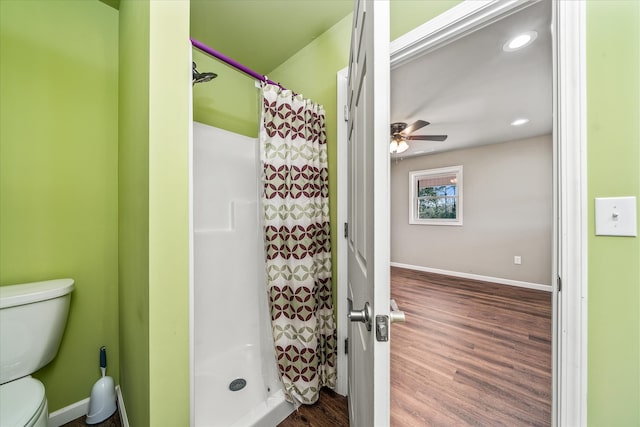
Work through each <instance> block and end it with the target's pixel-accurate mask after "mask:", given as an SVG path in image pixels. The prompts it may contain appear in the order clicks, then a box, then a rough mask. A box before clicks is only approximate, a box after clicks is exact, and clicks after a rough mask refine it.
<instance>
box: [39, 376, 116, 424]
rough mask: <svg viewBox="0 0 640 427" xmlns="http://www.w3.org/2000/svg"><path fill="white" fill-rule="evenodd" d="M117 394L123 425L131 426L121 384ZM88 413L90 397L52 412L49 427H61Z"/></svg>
mask: <svg viewBox="0 0 640 427" xmlns="http://www.w3.org/2000/svg"><path fill="white" fill-rule="evenodd" d="M116 396H117V397H118V411H119V412H120V421H122V427H129V419H128V418H127V411H126V410H125V408H124V400H123V399H122V392H121V391H120V386H119V385H117V386H116ZM87 413H89V398H88V397H87V398H86V399H82V400H80V401H78V402H75V403H72V404H71V405H69V406H65V407H64V408H61V409H58V410H57V411H54V412H52V413H50V414H49V427H60V426H62V425H65V424H66V423H68V422H71V421H73V420H75V419H78V418H80V417H83V416H85V415H87Z"/></svg>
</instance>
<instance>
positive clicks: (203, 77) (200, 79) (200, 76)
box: [191, 62, 218, 85]
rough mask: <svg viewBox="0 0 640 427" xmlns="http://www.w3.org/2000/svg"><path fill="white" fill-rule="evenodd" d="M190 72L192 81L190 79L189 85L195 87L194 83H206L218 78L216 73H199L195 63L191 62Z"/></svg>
mask: <svg viewBox="0 0 640 427" xmlns="http://www.w3.org/2000/svg"><path fill="white" fill-rule="evenodd" d="M192 64H193V65H192V70H191V75H192V79H191V84H192V85H195V84H196V83H204V82H208V81H211V80H213V79H215V78H216V77H218V75H217V74H216V73H201V72H199V71H198V70H197V69H196V63H195V62H192Z"/></svg>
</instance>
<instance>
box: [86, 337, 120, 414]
mask: <svg viewBox="0 0 640 427" xmlns="http://www.w3.org/2000/svg"><path fill="white" fill-rule="evenodd" d="M100 370H101V371H102V378H100V379H99V380H98V381H97V382H96V383H95V384H94V385H93V388H92V389H91V398H90V399H89V414H87V419H86V423H87V424H98V423H101V422H102V421H104V420H106V419H107V418H109V417H110V416H111V415H113V414H114V412H116V409H117V408H116V387H115V384H114V382H113V378H111V377H107V376H106V373H107V349H106V348H105V347H104V346H102V347H100Z"/></svg>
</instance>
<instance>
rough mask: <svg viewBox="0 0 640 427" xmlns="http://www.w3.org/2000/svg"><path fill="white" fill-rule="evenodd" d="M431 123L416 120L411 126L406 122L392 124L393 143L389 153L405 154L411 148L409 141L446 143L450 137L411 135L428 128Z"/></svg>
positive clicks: (390, 145)
mask: <svg viewBox="0 0 640 427" xmlns="http://www.w3.org/2000/svg"><path fill="white" fill-rule="evenodd" d="M428 124H429V122H425V121H424V120H416V121H415V122H413V123H412V124H411V125H410V126H407V124H406V123H404V122H396V123H391V143H390V144H389V151H390V152H391V153H392V154H393V153H398V154H400V153H403V152H404V151H406V150H407V148H409V144H407V141H444V140H446V139H447V136H448V135H411V134H412V133H413V132H415V131H416V130H418V129H421V128H423V127H425V126H427V125H428Z"/></svg>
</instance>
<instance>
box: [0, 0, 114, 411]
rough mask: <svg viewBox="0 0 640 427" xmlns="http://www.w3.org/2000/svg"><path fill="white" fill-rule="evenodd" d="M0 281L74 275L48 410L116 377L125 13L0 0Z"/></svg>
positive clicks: (43, 373)
mask: <svg viewBox="0 0 640 427" xmlns="http://www.w3.org/2000/svg"><path fill="white" fill-rule="evenodd" d="M0 93H1V94H2V95H1V96H0V284H2V285H9V284H14V283H22V282H29V281H35V280H46V279H53V278H60V277H71V278H73V279H74V280H75V286H76V289H75V291H74V292H73V294H72V296H71V308H70V312H69V319H68V322H67V325H66V330H65V334H64V337H63V341H62V345H61V347H60V350H59V353H58V355H57V357H56V358H55V359H54V361H53V362H52V363H50V364H49V365H48V366H46V367H45V368H43V369H42V370H40V371H39V372H37V373H36V374H35V376H36V377H37V378H39V379H40V380H42V382H43V383H44V384H45V387H46V392H47V397H48V399H49V410H50V411H55V410H57V409H60V408H61V407H64V406H66V405H69V404H71V403H74V402H77V401H79V400H82V399H84V398H86V397H88V396H89V394H90V392H91V387H92V386H93V384H94V382H95V381H96V380H97V379H98V378H99V375H100V370H99V369H98V349H99V347H100V346H101V345H106V346H107V350H108V356H109V357H108V362H109V367H108V372H107V373H108V375H110V376H112V377H114V379H115V381H116V382H118V371H119V366H118V353H119V351H118V315H117V313H118V300H117V298H118V288H117V282H118V276H117V275H118V259H117V257H118V234H117V233H118V228H117V227H118V216H117V215H118V211H117V209H118V195H117V194H118V193H117V173H118V162H117V153H118V151H117V144H118V12H117V11H116V10H114V9H113V8H110V7H108V6H107V5H105V4H102V3H100V2H97V1H95V2H93V1H84V2H77V1H60V0H56V1H26V2H18V1H1V2H0Z"/></svg>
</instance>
